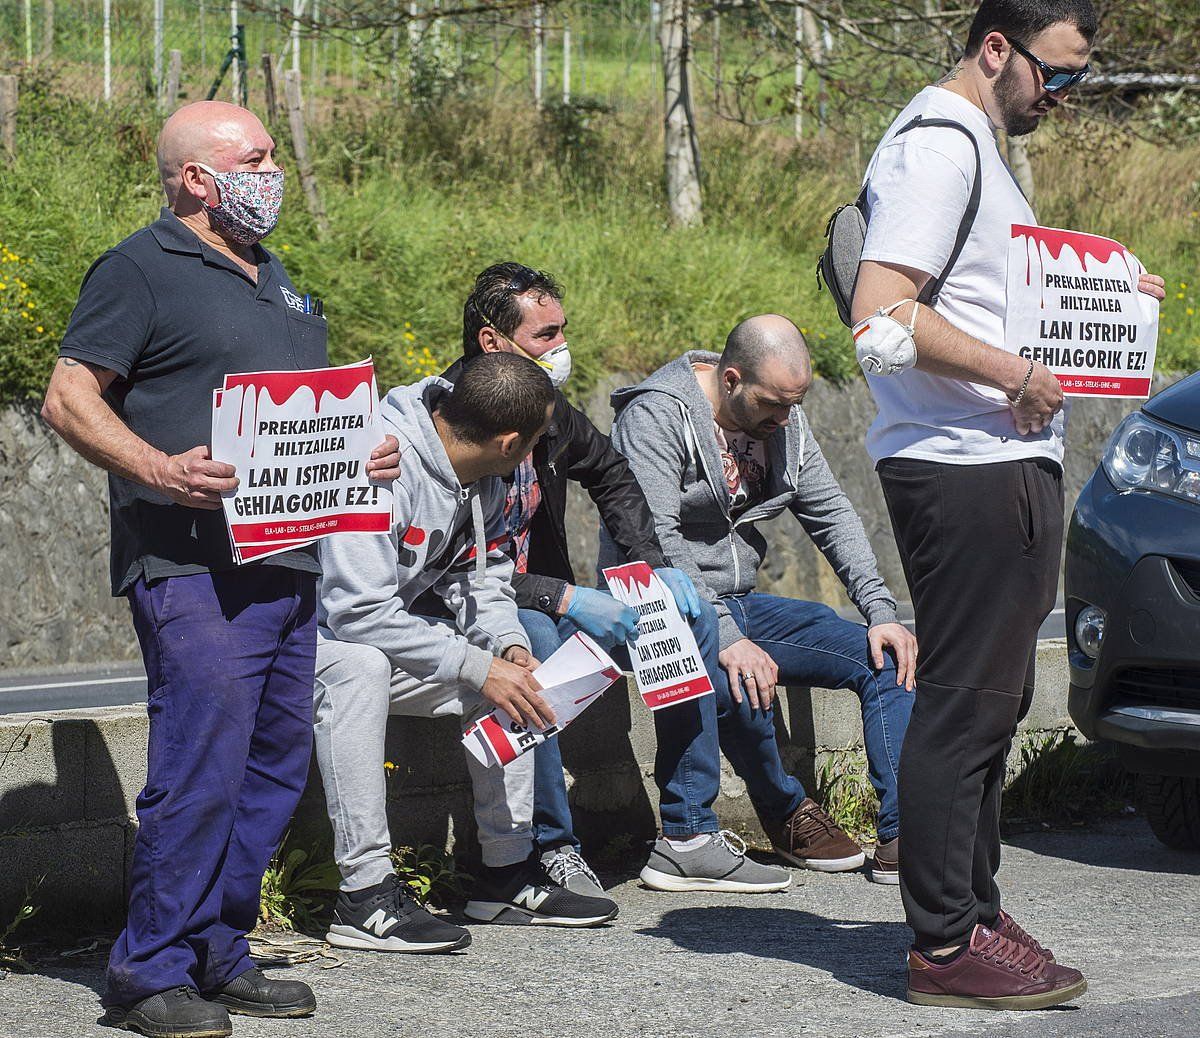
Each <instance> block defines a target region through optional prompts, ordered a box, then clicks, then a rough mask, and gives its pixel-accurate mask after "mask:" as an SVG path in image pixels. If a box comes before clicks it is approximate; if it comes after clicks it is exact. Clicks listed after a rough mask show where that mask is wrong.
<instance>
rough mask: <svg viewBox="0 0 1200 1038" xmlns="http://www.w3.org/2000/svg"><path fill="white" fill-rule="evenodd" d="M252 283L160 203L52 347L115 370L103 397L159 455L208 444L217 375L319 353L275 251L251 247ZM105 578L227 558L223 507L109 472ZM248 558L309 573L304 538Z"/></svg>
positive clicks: (98, 272)
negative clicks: (208, 506)
mask: <svg viewBox="0 0 1200 1038" xmlns="http://www.w3.org/2000/svg"><path fill="white" fill-rule="evenodd" d="M254 251H255V257H256V259H257V261H258V283H257V284H255V283H254V282H253V281H251V280H250V278H249V277H248V276H247V275H246V273H245V271H243V270H242V269H241V268H240V267H239V266H238V265H237V264H236V263H234V262H233V260H231V259H229V258H227V257H225V256H222V255H221V254H220V253H219V252H217V251H216V250H215V249H213V248H211V247H210V246H208V245H206V244H204V243H203V242H201V241H200V239H199V238H197V237H196V235H195V234H194V233H193V232H192V231H191V230H190V229H189V228H188V227H187V225H186V224H184V223H183V222H182V221H180V220H179V218H178V217H176V216H175V215H174V213H172V212H171V211H170V210H169V209H164V210H163V211H162V215H161V216H160V217H159V219H158V220H157V221H156V222H155V223H153V224H151V225H150V226H149V227H145V228H143V229H142V230H140V231H137V232H136V233H135V234H132V235H130V237H128V238H126V239H125V240H124V241H123V242H121V244H120V245H117V246H116V247H115V248H112V249H110V250H109V251H108V252H106V253H105V254H104V255H103V256H101V257H100V258H99V259H98V260H96V262H95V263H93V264H92V267H91V269H90V270H89V271H88V272H87V275H86V276H85V277H84V279H83V285H82V287H81V288H80V292H79V301H78V302H77V303H76V305H75V310H74V312H73V313H72V314H71V321H70V324H69V325H68V326H67V332H66V335H65V336H64V337H63V342H62V346H61V348H60V349H59V355H60V356H62V357H71V358H73V359H75V360H80V361H85V362H87V363H88V364H94V365H97V366H98V367H102V368H106V369H108V370H109V371H112V372H115V373H116V375H117V377H116V378H115V379H114V380H113V382H112V384H111V386H110V387H109V389H108V391H107V392H106V393H105V399H106V400H107V401H108V403H109V404H110V405H111V406H112V408H113V410H114V411H116V413H117V414H118V415H119V416H120V417H121V419H122V420H123V421H124V422H125V424H126V425H128V426H129V428H130V429H131V430H132V431H133V432H134V433H135V434H136V435H137V436H139V437H141V438H142V439H143V440H145V441H146V442H147V443H149V444H150V445H151V446H154V447H157V448H158V449H159V450H161V451H164V452H166V453H167V454H182V453H184V452H185V451H188V450H191V449H192V448H193V447H197V446H200V445H201V444H204V445H207V446H209V447H211V446H212V443H211V440H212V394H213V390H214V389H218V388H220V386H221V385H222V383H223V382H224V379H225V375H226V374H230V373H235V372H242V371H269V370H286V369H290V370H300V369H305V368H321V367H325V366H326V365H327V364H328V358H327V356H326V350H325V346H326V328H325V321H324V319H323V318H320V317H314V316H310V315H306V314H304V313H303V304H302V302H301V299H302V297H301V295H300V293H298V292H297V291H296V288H295V286H294V285H293V284H292V282H291V281H290V280H289V278H288V276H287V274H286V272H285V271H284V269H283V265H282V264H281V263H280V262H279V260H278V259H277V258H276V257H275V256H273V255H271V254H270V253H269V252H267V250H266V249H264V248H262V247H261V246H255V250H254ZM108 486H109V496H110V504H111V508H110V517H111V526H112V552H111V570H112V588H113V594H114V595H121V594H124V593H125V592H126V591H128V590H129V588H130V587H131V586H132V585H133V584H134V583H135V582H136V581H137V579H138V578H139V577H144V578H145V579H146V580H147V581H153V580H157V579H159V578H161V577H168V576H177V575H180V574H187V573H204V572H207V571H210V570H222V569H232V568H234V565H235V564H234V561H233V555H232V552H231V549H230V546H229V533H228V531H227V528H226V526H225V517H224V513H223V512H221V511H219V510H218V511H208V510H205V509H199V508H188V507H186V506H185V505H178V504H175V503H174V502H172V501H171V500H170V499H169V498H167V497H165V496H163V495H162V494H159V493H156V492H155V491H152V490H150V489H148V488H147V487H144V486H142V485H141V484H140V483H135V482H133V481H132V480H128V479H124V478H122V477H120V476H115V475H111V474H110V475H109V478H108ZM251 565H274V566H287V567H290V568H292V569H300V570H306V571H309V572H313V573H319V572H320V565H319V564H318V562H317V558H316V551H315V549H314V548H312V547H309V548H306V549H299V550H296V551H291V552H286V553H283V554H280V555H274V556H271V557H270V558H268V559H264V560H262V562H261V563H251Z"/></svg>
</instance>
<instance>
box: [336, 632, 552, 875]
mask: <svg viewBox="0 0 1200 1038" xmlns="http://www.w3.org/2000/svg"><path fill="white" fill-rule="evenodd" d="M485 706H486V703H485V701H484V699H483V697H482V696H480V694H479V693H478V692H476V691H475V690H474V689H472V688H469V687H467V686H465V685H457V684H444V685H434V684H430V683H428V682H424V681H420V680H418V679H417V678H414V677H412V676H411V675H409V674H405V673H404V672H403V671H400V670H396V669H394V668H393V667H392V663H391V661H390V660H389V659H388V657H387V656H385V655H384V654H383V653H382V652H380V651H379V650H378V649H376V648H373V647H372V646H370V645H363V644H361V643H358V642H342V641H336V640H334V639H332V638H330V637H328V635H325V636H318V638H317V672H316V683H315V685H314V690H313V721H314V726H315V735H316V749H317V764H318V765H319V766H320V769H321V781H322V784H323V785H324V787H325V799H326V801H327V803H328V805H329V819H330V821H331V822H332V823H333V853H334V860H335V861H336V862H337V866H338V868H339V869H340V870H341V873H342V884H341V887H342V889H343V890H361V889H362V888H364V887H369V886H374V885H375V884H377V883H380V882H382V881H383V880H384V878H385V877H387V876H388V875H390V874H391V873H392V871H393V869H392V863H391V859H390V858H389V856H388V855H389V852H390V850H391V847H392V841H391V837H390V835H389V833H388V822H387V788H386V782H385V777H384V769H383V761H384V735H385V733H386V731H387V719H388V715H389V714H405V715H408V716H412V717H440V716H442V715H445V714H450V715H455V716H464V715H465V716H468V717H470V716H475V715H479V714H481V713H483V712H484V708H485ZM463 753H464V754H465V755H466V757H467V768H468V770H469V772H470V775H471V784H472V786H473V788H474V791H475V820H476V822H477V823H478V825H479V843H480V845H481V846H482V848H483V863H484V864H485V865H488V866H493V867H494V866H500V865H512V864H515V863H516V862H518V861H523V860H524V859H525V858H527V857H528V856H529V854H530V852H531V851H532V850H533V754H532V753H526V754H524V755H523V756H521V757H518V758H517V759H516V760H515V761H513V762H512V763H511V764H509V765H508V767H506V768H488V767H484V766H483V765H482V764H480V763H479V762H478V761H476V760H475V758H474V757H472V756H471V755H470V754H469V753H467V752H466V750H463Z"/></svg>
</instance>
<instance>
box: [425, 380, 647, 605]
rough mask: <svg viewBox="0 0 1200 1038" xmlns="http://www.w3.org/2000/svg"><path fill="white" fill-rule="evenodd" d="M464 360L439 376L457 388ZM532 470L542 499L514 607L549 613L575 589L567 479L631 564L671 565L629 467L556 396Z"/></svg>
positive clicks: (517, 582) (516, 580)
mask: <svg viewBox="0 0 1200 1038" xmlns="http://www.w3.org/2000/svg"><path fill="white" fill-rule="evenodd" d="M463 363H464V362H463V360H462V359H461V358H460V359H459V360H457V361H455V362H454V363H453V364H452V365H451V366H450V367H449V368H448V369H447V370H446V371H445V372H444V373H443V375H442V378H444V379H446V380H447V381H448V382H456V381H457V380H458V376H459V374H460V373H461V371H462V367H463ZM533 467H534V470H535V471H536V472H537V478H538V483H539V484H540V485H541V490H542V501H541V504H540V505H539V506H538V510H537V511H536V512H535V513H534V516H533V521H532V523H531V524H530V528H529V572H528V573H518V574H516V575H515V576H514V577H513V588H514V590H515V591H516V593H517V605H518V606H520V607H521V608H522V609H539V610H541V611H542V612H543V613H551V614H553V613H554V610H555V608H556V607H557V605H558V602H559V600H560V599H561V598H562V594H563V589H564V587H565V586H566V585H567V584H573V583H575V575H574V571H573V570H572V569H571V557H570V554H569V552H568V550H567V527H566V513H567V481H568V480H575V481H576V482H577V483H578V484H579V485H580V486H581V487H583V489H584V490H586V491H587V492H588V494H589V495H590V496H591V498H592V500H593V501H594V502H595V504H596V508H597V509H598V510H599V512H600V518H601V519H602V520H603V521H604V525H605V526H607V527H608V531H609V533H610V534H612V538H613V540H614V541H616V543H617V545H618V546H619V547H620V548H621V549H622V550H623V551H624V552H625V555H626V557H627V558H629V559H637V560H641V561H645V562H647V563H649V564H650V566H652V567H654V568H657V567H659V566H666V565H669V563H668V562H667V560H666V558H665V557H664V556H663V551H662V548H661V547H660V546H659V543H658V536H657V534H655V532H654V517H653V515H651V513H650V506H649V505H647V504H646V498H645V496H644V495H643V494H642V488H641V487H640V486H639V485H638V482H637V480H636V479H635V478H634V476H633V473H632V472H630V471H629V462H627V461H626V460H625V455H623V454H622V453H621V452H620V451H618V450H617V449H616V448H615V447H614V446H613V445H612V441H610V440H609V438H608V437H607V436H605V435H604V433H602V432H601V431H600V430H599V429H597V428H596V427H595V426H594V425H593V424H592V423H591V421H589V419H588V417H587V415H585V414H584V413H583V412H582V411H580V410H579V408H577V407H574V406H572V405H571V403H570V402H569V401H568V400H567V398H566V397H565V396H563V395H562V393H560V392H558V391H557V390H555V393H554V416H553V417H552V418H551V419H550V425H549V426H548V427H547V429H546V434H545V435H544V436H543V437H542V438H541V440H540V441H539V442H538V445H537V446H536V447H535V448H534V449H533Z"/></svg>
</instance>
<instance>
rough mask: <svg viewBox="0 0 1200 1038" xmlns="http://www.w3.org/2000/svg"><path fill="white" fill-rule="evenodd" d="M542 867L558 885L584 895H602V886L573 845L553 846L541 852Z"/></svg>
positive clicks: (573, 892)
mask: <svg viewBox="0 0 1200 1038" xmlns="http://www.w3.org/2000/svg"><path fill="white" fill-rule="evenodd" d="M542 868H544V869H545V870H546V875H548V876H549V877H550V878H551V879H552V880H554V882H555V883H557V884H558V885H559V886H560V887H566V888H567V889H568V890H569V891H571V893H572V894H582V895H583V896H584V897H604V888H603V887H602V886H601V885H600V880H598V879H597V878H596V874H595V873H594V872H593V871H592V870H591V868H589V867H588V863H587V862H586V861H584V860H583V855H582V854H580V853H579V852H578V851H577V850H575V848H574V847H555V848H554V850H551V851H544V852H543V853H542Z"/></svg>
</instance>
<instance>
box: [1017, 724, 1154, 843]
mask: <svg viewBox="0 0 1200 1038" xmlns="http://www.w3.org/2000/svg"><path fill="white" fill-rule="evenodd" d="M1019 752H1020V757H1019V760H1018V761H1017V762H1010V764H1009V775H1008V784H1007V788H1006V789H1005V791H1004V799H1003V801H1002V802H1001V807H1000V813H1001V816H1002V817H1003V818H1004V820H1005V821H1006V822H1007V823H1009V824H1014V823H1016V824H1019V823H1023V822H1024V823H1028V822H1036V823H1039V824H1042V825H1064V824H1083V823H1085V822H1091V821H1095V820H1096V819H1099V818H1104V817H1106V816H1108V815H1113V814H1119V813H1120V812H1122V811H1123V810H1125V809H1126V808H1127V807H1128V805H1129V804H1130V803H1132V801H1133V778H1132V776H1131V775H1130V774H1129V773H1128V772H1126V771H1125V769H1124V768H1123V767H1122V766H1121V763H1120V761H1119V760H1118V759H1117V754H1116V751H1115V750H1114V749H1113V748H1112V747H1111V746H1106V745H1103V744H1099V743H1088V742H1080V741H1078V736H1077V735H1076V733H1075V732H1072V731H1056V732H1028V733H1026V734H1025V735H1024V736H1023V737H1022V739H1021V742H1020V751H1019Z"/></svg>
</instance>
